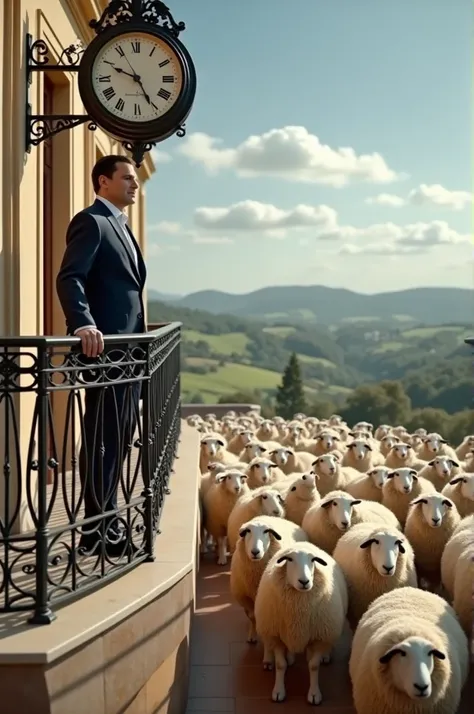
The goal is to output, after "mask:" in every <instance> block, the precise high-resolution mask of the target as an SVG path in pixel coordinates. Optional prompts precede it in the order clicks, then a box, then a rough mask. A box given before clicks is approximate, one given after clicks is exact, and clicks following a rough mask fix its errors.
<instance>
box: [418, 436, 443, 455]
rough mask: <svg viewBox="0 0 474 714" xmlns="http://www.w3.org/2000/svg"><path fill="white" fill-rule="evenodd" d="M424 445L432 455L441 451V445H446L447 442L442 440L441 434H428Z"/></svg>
mask: <svg viewBox="0 0 474 714" xmlns="http://www.w3.org/2000/svg"><path fill="white" fill-rule="evenodd" d="M423 443H424V445H425V448H426V449H427V451H429V452H430V453H432V454H437V453H438V452H439V450H440V449H441V444H446V443H447V442H446V440H445V439H442V438H441V437H440V435H439V434H428V435H427V436H424V437H423Z"/></svg>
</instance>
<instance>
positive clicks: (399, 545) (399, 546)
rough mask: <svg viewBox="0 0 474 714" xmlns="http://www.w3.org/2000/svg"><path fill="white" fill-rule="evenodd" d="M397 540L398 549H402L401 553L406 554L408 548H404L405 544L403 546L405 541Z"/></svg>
mask: <svg viewBox="0 0 474 714" xmlns="http://www.w3.org/2000/svg"><path fill="white" fill-rule="evenodd" d="M395 542H396V544H397V545H398V550H399V551H400V553H402V554H403V555H405V553H406V550H405V548H404V546H403V542H402V541H401V540H397V541H395Z"/></svg>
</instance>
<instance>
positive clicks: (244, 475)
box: [240, 474, 248, 481]
mask: <svg viewBox="0 0 474 714" xmlns="http://www.w3.org/2000/svg"><path fill="white" fill-rule="evenodd" d="M240 478H241V479H242V481H247V479H248V474H240Z"/></svg>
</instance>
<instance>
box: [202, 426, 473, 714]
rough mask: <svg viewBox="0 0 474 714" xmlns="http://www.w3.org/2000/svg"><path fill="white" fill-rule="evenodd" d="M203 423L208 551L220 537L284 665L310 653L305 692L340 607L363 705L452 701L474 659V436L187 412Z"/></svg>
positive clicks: (234, 584)
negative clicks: (453, 441) (472, 646)
mask: <svg viewBox="0 0 474 714" xmlns="http://www.w3.org/2000/svg"><path fill="white" fill-rule="evenodd" d="M188 423H189V424H190V425H191V426H194V427H196V428H197V429H198V430H199V431H200V432H201V434H200V438H201V451H200V470H201V487H200V496H201V498H200V502H201V524H202V526H201V528H202V532H201V551H202V552H206V551H208V550H209V549H210V548H216V550H217V562H218V563H219V564H220V565H226V564H227V560H228V554H229V553H230V554H231V558H232V560H231V574H230V586H231V593H232V596H233V597H234V599H235V600H236V601H237V603H239V604H240V605H241V606H242V608H243V609H244V611H245V614H246V615H247V618H248V621H249V629H248V638H247V640H248V642H249V643H255V642H257V639H260V641H261V642H262V644H263V649H264V655H263V668H264V669H266V670H274V672H275V682H274V687H273V691H272V699H273V701H275V702H281V701H283V700H284V699H285V696H286V692H285V673H286V669H287V667H288V666H290V665H291V664H292V663H293V661H294V658H295V654H298V653H306V657H307V662H308V669H309V691H308V694H307V700H308V702H309V703H310V704H313V705H317V704H320V703H321V701H322V693H321V689H320V684H319V668H320V665H321V664H326V663H329V662H330V659H331V651H332V650H333V648H334V646H335V645H336V643H337V641H338V640H339V638H340V637H341V635H342V633H343V630H344V628H345V627H346V622H347V623H348V624H349V626H350V629H351V630H352V634H353V637H352V646H351V654H350V661H349V674H350V678H351V681H352V690H353V699H354V705H355V709H356V711H357V712H358V714H422V713H426V714H427V713H428V712H429V713H430V714H455V712H456V711H457V709H458V706H459V703H460V699H461V692H462V689H463V687H464V685H465V683H466V681H467V678H468V674H469V659H470V658H469V639H470V637H471V633H472V619H473V618H472V615H473V581H474V436H466V437H465V439H464V440H463V442H462V443H461V444H460V445H459V446H457V448H452V447H451V446H450V445H448V444H447V443H446V441H445V440H444V439H443V437H442V436H441V435H440V434H436V433H431V434H428V433H426V431H425V430H424V429H417V430H416V432H415V433H414V434H409V433H408V431H407V430H406V429H405V428H404V427H403V426H395V427H393V426H389V425H380V426H378V427H377V428H376V429H375V430H374V426H373V425H372V424H370V423H368V422H359V423H357V424H354V425H353V426H352V428H350V427H349V426H348V425H347V424H346V423H345V422H344V421H343V420H342V418H341V417H340V416H338V415H333V416H332V417H331V418H330V419H327V420H318V419H316V418H312V417H306V416H305V415H304V414H295V416H294V418H293V419H292V420H290V421H286V420H284V419H283V418H281V417H275V418H273V419H263V418H262V417H261V416H260V415H259V414H257V413H248V414H245V415H238V414H236V413H235V412H228V413H227V414H226V416H224V417H223V418H222V419H217V418H216V416H215V415H213V414H208V415H206V416H205V418H204V419H203V418H201V417H200V416H198V415H193V416H190V417H188Z"/></svg>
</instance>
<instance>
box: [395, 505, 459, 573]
mask: <svg viewBox="0 0 474 714" xmlns="http://www.w3.org/2000/svg"><path fill="white" fill-rule="evenodd" d="M460 521H461V518H460V516H459V513H458V509H457V508H456V506H455V505H454V503H453V502H452V501H451V500H450V499H449V498H446V496H443V495H442V494H441V493H433V494H426V495H424V496H419V497H418V498H415V499H413V501H412V502H411V504H410V509H409V511H408V517H407V520H406V524H405V535H406V537H407V538H408V540H409V541H410V543H411V545H412V548H413V550H414V551H415V562H416V568H417V571H418V575H419V577H420V578H422V579H423V580H425V581H426V582H427V584H428V586H430V587H437V586H438V585H439V582H440V578H441V556H442V555H443V551H444V548H445V546H446V543H447V542H448V540H449V539H450V538H451V536H452V534H453V533H454V530H455V528H456V526H457V525H458V524H459V523H460Z"/></svg>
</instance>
